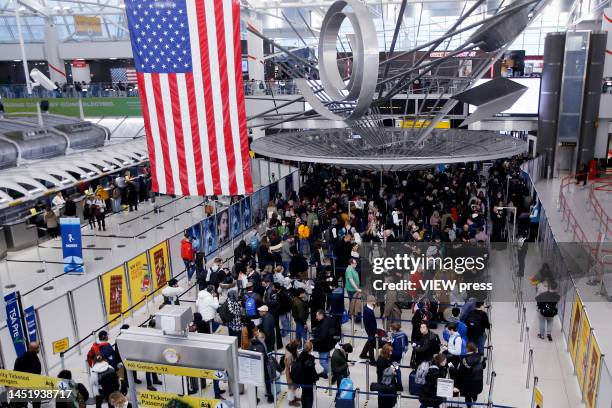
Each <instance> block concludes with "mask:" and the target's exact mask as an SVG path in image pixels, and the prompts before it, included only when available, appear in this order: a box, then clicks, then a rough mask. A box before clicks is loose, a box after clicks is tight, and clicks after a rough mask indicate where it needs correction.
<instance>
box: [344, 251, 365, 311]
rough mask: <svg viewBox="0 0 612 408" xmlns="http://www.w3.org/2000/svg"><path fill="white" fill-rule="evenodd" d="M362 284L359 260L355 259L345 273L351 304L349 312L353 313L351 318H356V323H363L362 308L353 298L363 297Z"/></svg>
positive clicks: (350, 261)
mask: <svg viewBox="0 0 612 408" xmlns="http://www.w3.org/2000/svg"><path fill="white" fill-rule="evenodd" d="M360 283H361V282H359V273H357V260H356V259H355V258H351V259H350V260H349V263H348V266H347V267H346V270H345V272H344V288H345V289H346V293H347V294H348V298H349V303H350V306H351V307H350V308H349V310H350V312H351V317H354V318H355V323H361V310H360V309H361V308H360V307H357V306H358V305H357V304H356V303H357V302H353V297H355V296H358V297H361V286H360ZM359 303H360V302H359ZM355 309H359V310H355Z"/></svg>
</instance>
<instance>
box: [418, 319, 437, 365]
mask: <svg viewBox="0 0 612 408" xmlns="http://www.w3.org/2000/svg"><path fill="white" fill-rule="evenodd" d="M419 331H420V333H421V337H420V339H419V341H418V343H414V342H413V343H412V348H413V353H414V366H415V367H418V366H419V365H421V363H423V362H425V361H429V360H431V359H432V358H433V356H434V355H435V354H437V353H439V352H440V338H439V337H438V335H437V334H436V333H434V332H432V331H431V330H429V325H428V324H427V323H426V322H423V323H421V326H420V327H419Z"/></svg>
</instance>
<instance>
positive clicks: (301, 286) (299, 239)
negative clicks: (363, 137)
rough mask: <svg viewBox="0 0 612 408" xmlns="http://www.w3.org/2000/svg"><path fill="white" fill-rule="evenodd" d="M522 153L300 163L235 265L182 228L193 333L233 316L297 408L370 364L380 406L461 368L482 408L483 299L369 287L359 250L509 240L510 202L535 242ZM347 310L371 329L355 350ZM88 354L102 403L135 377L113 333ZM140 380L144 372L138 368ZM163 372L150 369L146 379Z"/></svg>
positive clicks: (548, 285)
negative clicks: (412, 165) (369, 164)
mask: <svg viewBox="0 0 612 408" xmlns="http://www.w3.org/2000/svg"><path fill="white" fill-rule="evenodd" d="M517 164H518V163H517V162H515V161H499V162H497V163H494V165H493V166H492V167H491V168H490V169H488V171H483V169H482V167H477V166H472V165H471V164H470V165H466V166H459V165H457V166H453V167H446V168H438V169H434V170H423V171H413V172H403V173H400V172H397V173H392V172H387V173H384V174H382V176H380V174H377V173H371V172H365V171H364V172H361V171H355V170H350V171H349V170H345V169H340V168H335V167H330V166H319V165H312V164H310V165H305V166H303V168H302V169H301V175H302V183H301V187H300V191H299V195H298V194H297V193H296V192H294V191H293V192H290V193H289V194H288V197H283V196H282V195H280V194H279V195H277V196H276V197H274V199H273V200H271V201H270V202H269V205H268V206H267V208H265V209H263V211H265V222H264V224H265V231H264V230H263V229H262V231H260V233H258V234H256V235H255V236H254V237H253V238H252V239H251V240H250V241H249V242H246V241H244V240H243V241H241V242H240V243H239V244H238V245H237V246H236V247H235V248H234V254H233V255H234V256H233V265H232V266H228V265H227V264H225V263H224V262H223V260H222V259H221V258H216V259H214V261H213V262H212V265H211V266H207V265H206V263H205V259H204V257H203V256H201V255H199V245H197V244H196V245H194V241H193V239H192V237H190V236H189V234H187V233H186V235H185V237H184V239H183V240H182V242H181V255H182V258H183V260H184V262H185V266H186V268H187V270H188V272H189V276H188V277H189V283H190V284H191V283H193V284H194V285H196V286H197V290H198V294H197V298H196V301H195V309H194V319H193V323H192V324H191V326H190V327H189V330H190V331H194V332H199V333H216V332H218V330H219V328H220V326H224V327H225V328H226V330H227V331H226V332H225V329H222V330H223V332H224V334H225V333H227V334H228V335H230V336H235V337H236V338H237V339H238V344H239V346H240V347H241V348H243V349H248V350H251V351H256V352H260V353H262V356H263V358H264V362H265V367H266V369H265V380H266V381H265V391H264V395H265V398H266V400H267V402H268V403H272V402H274V401H275V399H274V398H275V397H274V393H276V392H277V389H276V388H277V384H278V383H283V384H286V386H287V400H288V404H289V406H295V407H297V406H302V407H306V408H310V407H312V406H313V403H314V398H315V397H314V386H315V385H317V384H318V385H319V386H327V385H328V384H329V383H330V382H331V384H334V386H335V387H336V388H337V392H336V394H335V395H336V404H337V406H342V405H341V404H342V402H343V401H344V400H352V399H353V398H354V396H355V392H354V385H353V380H352V378H351V371H354V370H363V369H364V368H365V366H366V365H371V366H372V368H373V369H374V370H375V375H374V376H373V377H372V380H373V381H372V383H371V384H369V387H370V389H369V390H367V391H371V392H377V393H378V406H379V407H392V406H395V405H396V404H397V392H400V391H402V392H404V393H405V391H408V394H409V395H411V396H413V397H414V398H418V400H419V401H420V404H421V405H420V406H421V408H437V407H440V406H441V404H443V403H444V402H445V398H443V397H439V396H438V394H437V383H438V379H444V378H451V379H453V380H454V394H455V396H456V397H458V398H459V397H461V398H463V399H464V400H465V404H466V406H467V407H470V406H472V403H474V402H476V401H477V400H478V398H479V395H480V394H481V393H482V391H483V382H484V372H485V370H486V367H487V358H486V355H487V340H486V339H487V335H488V332H489V330H491V326H492V322H491V321H490V320H489V314H488V308H487V303H486V298H477V297H471V296H470V297H453V298H452V301H450V300H444V301H441V300H440V298H438V297H437V296H436V294H435V293H433V292H431V291H417V292H416V293H410V294H409V295H408V296H402V295H400V293H399V292H398V291H387V292H384V293H383V294H382V295H381V294H380V293H371V292H369V290H368V288H367V287H366V285H364V280H363V276H361V272H362V270H361V267H360V264H361V262H363V259H361V256H360V248H361V247H362V246H363V245H367V243H369V242H381V243H390V242H438V243H440V242H441V243H475V244H476V243H488V242H492V243H504V242H505V241H506V240H507V227H506V221H507V218H508V210H507V208H508V207H513V206H515V207H517V208H518V210H517V212H518V213H519V214H520V215H521V216H519V217H518V218H517V223H519V225H517V227H518V235H519V236H520V237H521V238H522V239H523V240H528V239H533V236H531V234H532V230H531V225H530V222H531V221H532V220H531V218H530V217H531V215H532V212H533V208H532V206H531V202H530V200H527V198H526V195H527V196H528V195H529V193H528V190H527V189H526V186H525V185H524V183H523V181H522V180H521V178H520V174H519V173H518V171H517ZM507 176H510V178H508V177H507ZM117 187H118V188H121V187H120V186H117ZM128 195H129V193H128ZM525 213H526V214H527V218H526V220H525V217H524V216H523V215H524V214H525ZM190 251H193V254H191V253H190ZM540 274H541V276H540V277H539V278H538V279H540V281H539V283H538V285H539V286H540V287H539V288H538V293H539V294H543V293H544V294H546V296H545V295H541V296H542V297H541V298H540V299H539V300H538V308H539V310H540V311H541V312H542V311H546V314H544V313H541V314H542V318H541V335H542V336H541V337H542V338H544V337H543V336H544V332H545V331H546V334H547V335H548V337H549V339H550V327H551V322H550V320H551V318H552V316H554V313H553V312H554V310H556V300H555V298H554V296H551V293H554V292H555V290H556V284H555V282H554V279H553V276H552V273H547V272H542V271H541V273H540ZM183 292H184V289H182V288H179V286H178V282H177V281H176V280H175V279H172V280H170V281H169V284H168V286H167V287H166V288H165V289H164V290H163V291H162V295H163V296H164V303H165V304H179V303H180V302H181V299H180V298H179V295H180V294H181V293H183ZM557 300H558V299H557ZM549 309H551V310H549ZM553 309H554V310H553ZM351 320H352V322H353V323H354V324H359V323H361V324H362V325H363V329H364V330H365V336H362V337H363V340H365V342H363V343H364V345H363V347H362V349H361V350H360V353H359V354H358V355H357V356H355V357H352V356H351V354H352V353H353V352H354V350H353V346H352V344H353V343H354V342H353V341H351V340H350V339H351V336H352V335H353V333H352V332H351V331H350V330H348V322H349V321H351ZM151 322H152V323H151V324H153V325H154V320H151ZM546 326H548V327H546ZM32 352H34V351H33V350H31V351H29V353H32ZM87 363H88V366H89V367H90V374H91V375H90V377H91V384H90V386H91V391H92V394H93V396H94V397H95V398H96V406H98V407H99V406H101V404H102V402H104V401H106V402H108V403H109V405H113V402H112V401H118V398H120V396H119V395H117V393H124V394H125V392H126V388H127V383H126V381H125V378H122V376H123V377H125V374H124V370H123V368H122V364H121V357H120V353H119V350H118V349H117V348H116V347H114V346H112V345H111V344H110V343H109V341H108V334H107V333H106V332H100V333H98V341H97V342H96V343H94V345H93V346H92V348H91V350H90V352H89V353H88V355H87ZM16 369H17V368H16ZM39 371H40V369H39ZM122 373H123V374H122ZM134 382H135V383H136V384H139V383H140V382H141V381H140V380H138V378H137V376H136V373H134ZM160 383H161V382H160V380H159V378H157V377H156V376H155V375H154V374H153V375H151V374H149V373H147V374H146V385H147V388H148V389H149V390H152V391H154V390H156V387H155V386H156V385H159V384H160ZM202 387H205V382H204V380H202V381H189V390H188V392H189V393H198V392H200V390H201V389H202ZM406 387H407V388H406ZM213 390H214V397H215V398H217V399H223V398H224V396H223V394H224V393H225V390H223V389H222V387H221V383H220V382H219V381H216V380H215V381H213ZM260 391H261V390H260ZM121 401H123V400H121ZM257 401H258V402H259V399H258V400H257ZM121 403H123V402H121ZM114 406H117V405H114Z"/></svg>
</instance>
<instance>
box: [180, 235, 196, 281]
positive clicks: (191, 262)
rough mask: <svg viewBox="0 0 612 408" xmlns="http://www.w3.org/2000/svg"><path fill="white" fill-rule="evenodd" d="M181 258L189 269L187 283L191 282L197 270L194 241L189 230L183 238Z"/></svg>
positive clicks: (187, 269) (186, 268)
mask: <svg viewBox="0 0 612 408" xmlns="http://www.w3.org/2000/svg"><path fill="white" fill-rule="evenodd" d="M181 258H183V262H184V263H185V270H186V271H187V283H191V278H192V277H193V273H194V272H195V269H196V268H195V251H194V250H193V241H192V239H191V235H189V232H187V231H185V236H184V237H183V239H182V240H181Z"/></svg>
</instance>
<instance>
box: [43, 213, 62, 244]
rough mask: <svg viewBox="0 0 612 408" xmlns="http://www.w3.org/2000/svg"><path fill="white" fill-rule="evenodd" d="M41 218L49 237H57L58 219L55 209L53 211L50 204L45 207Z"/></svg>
mask: <svg viewBox="0 0 612 408" xmlns="http://www.w3.org/2000/svg"><path fill="white" fill-rule="evenodd" d="M43 219H44V220H45V226H46V227H47V232H48V233H49V236H50V237H51V239H54V238H57V236H58V233H59V221H58V218H57V214H55V211H53V209H52V208H51V206H50V205H48V206H47V207H46V208H45V213H44V215H43Z"/></svg>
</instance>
